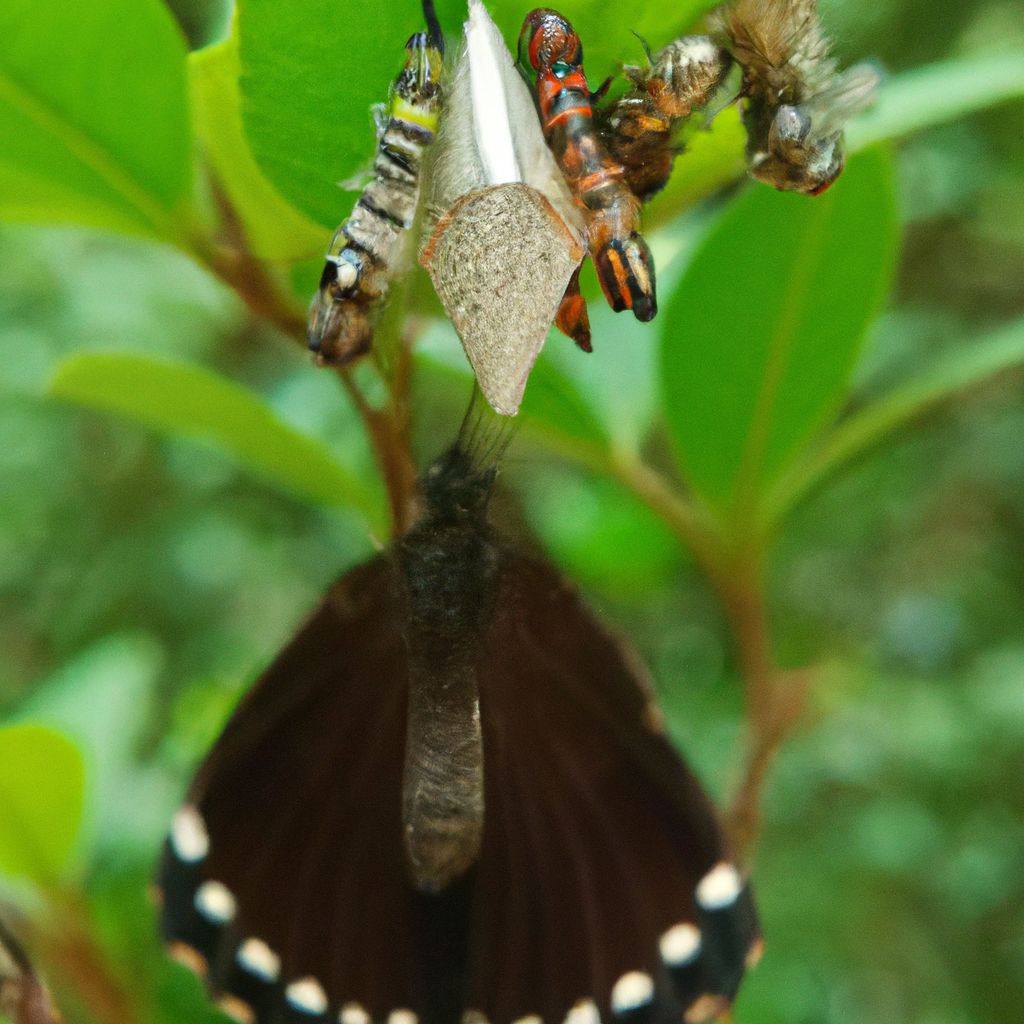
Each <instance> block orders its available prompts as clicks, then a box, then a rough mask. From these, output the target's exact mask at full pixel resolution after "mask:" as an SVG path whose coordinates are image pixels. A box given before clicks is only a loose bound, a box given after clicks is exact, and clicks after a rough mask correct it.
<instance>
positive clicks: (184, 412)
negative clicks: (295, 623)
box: [50, 353, 383, 528]
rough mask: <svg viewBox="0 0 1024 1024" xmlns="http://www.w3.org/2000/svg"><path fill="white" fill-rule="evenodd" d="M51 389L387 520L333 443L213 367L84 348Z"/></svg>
mask: <svg viewBox="0 0 1024 1024" xmlns="http://www.w3.org/2000/svg"><path fill="white" fill-rule="evenodd" d="M50 393H51V394H52V395H54V396H55V397H57V398H65V399H69V400H71V401H74V402H78V403H80V404H82V405H88V406H91V407H93V408H96V409H103V410H105V411H108V412H115V413H121V414H122V415H125V416H130V417H131V418H132V419H135V420H138V421H139V422H140V423H144V424H146V425H147V426H150V427H155V428H156V429H158V430H162V431H165V432H167V433H170V434H175V435H180V436H184V437H194V438H200V439H202V440H205V441H208V442H210V443H211V444H213V445H215V446H216V447H218V448H220V449H221V450H222V451H224V452H227V453H228V454H229V455H231V456H233V457H234V458H235V459H236V460H237V461H238V462H239V463H241V464H242V465H243V466H245V467H247V468H248V469H251V470H252V471H253V472H255V473H258V474H259V475H260V476H262V477H264V478H265V479H267V480H269V481H270V482H271V483H274V484H276V485H277V486H279V487H281V488H283V489H284V490H286V491H288V492H290V493H291V494H293V495H295V496H296V497H298V498H300V499H302V500H304V501H309V502H315V503H317V504H321V505H328V506H334V507H343V506H354V507H355V508H356V509H358V510H359V511H360V512H362V514H363V515H364V516H365V517H366V519H367V520H368V522H369V523H370V524H371V525H372V526H374V527H378V528H379V527H382V526H383V511H382V506H381V502H380V499H379V496H378V495H377V494H375V493H373V492H371V491H369V490H368V489H367V488H366V487H365V486H364V485H363V484H362V483H361V482H360V481H359V480H358V479H357V478H356V477H355V476H354V475H353V474H351V473H350V472H349V471H348V470H347V469H346V468H345V467H344V466H342V465H341V464H340V463H339V462H338V460H337V459H336V458H335V456H334V454H333V453H332V452H331V451H330V449H328V448H326V447H325V446H324V445H322V444H321V443H320V442H319V441H317V440H314V439H313V438H311V437H309V436H308V435H306V434H303V433H300V432H299V431H297V430H295V429H294V428H292V427H290V426H289V425H288V424H287V423H285V422H284V421H282V420H281V419H280V418H279V417H278V416H277V414H276V413H275V412H274V411H273V409H271V408H270V406H268V405H267V404H266V402H265V401H264V400H263V399H262V398H261V397H260V396H259V395H256V394H253V393H252V392H250V391H247V390H246V389H245V388H242V387H239V386H238V385H237V384H235V383H234V382H232V381H230V380H227V379H226V378H224V377H220V376H218V375H217V374H214V373H211V372H210V371H209V370H204V369H202V368H200V367H198V366H189V365H187V364H184V363H172V362H166V361H163V360H156V359H153V358H151V357H150V356H146V355H119V354H118V355H115V354H97V353H89V354H79V355H74V356H70V357H68V358H67V359H65V360H63V362H61V363H60V364H59V366H58V367H57V371H56V373H55V374H54V377H53V380H52V381H51V383H50Z"/></svg>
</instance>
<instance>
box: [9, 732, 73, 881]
mask: <svg viewBox="0 0 1024 1024" xmlns="http://www.w3.org/2000/svg"><path fill="white" fill-rule="evenodd" d="M84 803H85V769H84V766H83V763H82V757H81V754H79V752H78V748H77V747H76V746H75V745H74V744H73V743H72V742H71V741H70V740H69V739H67V738H66V737H65V736H64V735H62V734H61V733H59V732H56V731H54V730H53V729H48V728H46V727H45V726H41V725H35V724H31V723H25V724H19V725H10V726H7V727H5V728H0V807H2V808H3V811H2V813H0V871H2V872H3V873H4V874H5V875H9V876H11V877H14V878H28V879H30V880H31V881H33V882H37V883H39V884H40V885H43V886H52V885H53V884H54V883H55V882H57V881H59V880H60V878H61V876H62V875H63V874H64V873H65V872H66V871H67V868H68V865H69V863H70V861H71V856H72V854H73V852H74V850H75V844H76V841H77V839H78V833H79V829H80V827H81V824H82V810H83V807H84Z"/></svg>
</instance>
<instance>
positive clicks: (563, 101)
mask: <svg viewBox="0 0 1024 1024" xmlns="http://www.w3.org/2000/svg"><path fill="white" fill-rule="evenodd" d="M519 60H520V63H521V64H522V65H523V66H524V68H531V69H532V70H533V72H534V73H535V74H536V95H537V102H538V106H539V108H540V116H541V122H542V124H543V127H544V134H545V137H546V138H547V140H548V144H549V145H550V146H551V148H552V150H553V152H554V154H555V158H556V160H557V161H558V163H559V165H560V167H561V168H562V172H563V174H564V175H565V177H566V179H567V180H568V182H569V186H570V188H571V189H572V191H573V193H574V195H575V196H576V199H577V202H578V203H579V204H580V206H581V207H582V208H583V211H584V215H585V219H586V222H587V234H588V247H589V250H590V256H591V259H592V260H593V261H594V267H595V269H596V271H597V278H598V281H599V282H600V284H601V290H602V291H603V292H604V295H605V298H606V299H607V300H608V304H609V305H610V306H611V307H612V309H614V310H615V311H616V312H621V311H622V310H624V309H632V311H633V315H634V316H635V317H636V318H637V319H638V320H643V321H646V320H651V319H653V318H654V316H655V314H656V313H657V310H658V307H657V298H656V295H655V281H654V262H653V260H652V258H651V254H650V250H649V249H648V248H647V243H646V242H645V241H644V239H643V237H642V236H641V234H640V230H639V228H640V200H639V199H638V198H637V196H635V195H634V194H633V192H632V191H631V190H630V189H629V186H628V185H627V183H626V181H625V170H624V168H623V167H622V165H621V164H619V163H616V161H615V160H613V159H612V157H611V156H610V155H609V153H608V151H607V150H606V149H605V147H604V144H603V143H602V141H601V138H600V136H599V134H598V132H597V131H596V130H595V127H594V121H593V113H594V112H593V108H592V105H591V97H592V94H591V92H590V87H589V85H588V84H587V79H586V75H585V74H584V71H583V45H582V44H581V42H580V38H579V36H578V35H577V34H576V32H575V30H574V29H573V27H572V25H571V24H570V23H569V22H568V21H567V20H566V19H565V18H564V17H562V15H560V14H558V13H557V12H556V11H552V10H549V9H547V8H537V9H536V10H533V11H531V12H530V13H529V14H527V16H526V19H525V21H524V22H523V28H522V31H521V33H520V36H519ZM578 295H579V286H578V282H577V281H576V280H575V279H574V280H573V282H571V283H570V286H569V289H568V292H567V299H566V303H565V304H564V308H563V309H562V310H560V312H559V316H558V319H557V320H556V323H558V325H559V327H561V328H562V329H563V330H565V331H566V333H568V334H569V335H570V336H571V337H577V334H579V335H581V336H582V335H583V319H582V317H583V316H585V307H583V309H582V311H581V307H582V306H583V304H582V301H581V300H579V299H578ZM586 334H587V335H589V328H587V330H586ZM577 340H578V341H581V338H580V337H578V338H577ZM587 342H588V343H589V339H587ZM583 347H586V345H585V344H584V345H583Z"/></svg>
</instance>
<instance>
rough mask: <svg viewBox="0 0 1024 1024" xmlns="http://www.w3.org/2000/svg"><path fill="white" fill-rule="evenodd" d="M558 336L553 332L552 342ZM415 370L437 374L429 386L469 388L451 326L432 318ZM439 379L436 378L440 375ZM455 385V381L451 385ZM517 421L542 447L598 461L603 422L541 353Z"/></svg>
mask: <svg viewBox="0 0 1024 1024" xmlns="http://www.w3.org/2000/svg"><path fill="white" fill-rule="evenodd" d="M560 340H564V339H562V338H561V336H559V338H558V339H555V340H554V344H558V343H559V341H560ZM416 357H417V358H416V361H417V366H418V370H419V371H421V372H423V373H426V374H429V375H430V376H431V378H433V379H436V380H437V382H438V383H437V384H433V383H432V385H431V386H432V387H450V386H452V385H453V384H454V383H455V382H456V381H464V382H465V384H464V386H465V387H466V389H467V390H466V394H467V395H468V394H469V386H470V383H469V382H470V381H471V380H472V372H471V370H470V368H469V363H468V362H467V360H466V357H465V355H464V354H463V352H462V347H461V345H460V343H459V340H458V337H457V336H456V334H455V330H454V328H452V326H451V325H450V324H448V323H445V324H443V325H442V324H437V325H435V327H433V328H432V329H431V330H430V331H429V332H427V333H426V334H425V335H424V336H423V337H422V338H420V339H419V342H418V344H417V346H416ZM442 378H443V379H444V380H445V383H444V384H441V383H440V381H441V379H442ZM456 386H457V385H456ZM517 426H520V427H521V428H522V429H523V430H524V431H526V432H528V433H529V434H530V435H531V436H532V437H534V438H536V439H538V440H540V441H542V442H543V443H544V444H545V445H546V446H547V447H549V448H551V449H553V450H557V451H560V452H562V453H563V454H567V453H572V454H577V455H580V457H582V458H583V460H584V461H588V462H590V461H594V460H598V461H600V460H601V458H602V457H603V453H604V452H605V451H606V450H607V448H608V437H607V434H606V433H605V430H604V426H603V425H602V423H601V421H600V420H599V419H598V418H597V416H596V415H595V413H594V410H593V408H592V406H591V405H590V404H589V403H588V402H587V401H586V400H585V399H584V397H583V396H582V395H581V394H580V392H579V390H578V388H577V387H576V385H575V384H574V383H573V381H572V380H571V378H570V377H569V376H567V375H566V374H565V373H563V372H562V371H561V370H560V369H559V368H558V366H557V364H555V363H553V362H552V360H551V359H550V358H548V356H547V353H546V352H545V353H542V354H541V357H540V358H539V359H538V360H537V363H536V364H535V366H534V368H533V370H532V372H531V373H530V380H529V382H528V383H527V385H526V393H525V395H524V396H523V403H522V405H521V406H520V407H519V415H518V417H517Z"/></svg>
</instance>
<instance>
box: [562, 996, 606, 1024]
mask: <svg viewBox="0 0 1024 1024" xmlns="http://www.w3.org/2000/svg"><path fill="white" fill-rule="evenodd" d="M565 1024H601V1015H600V1014H599V1013H598V1012H597V1007H596V1006H595V1005H594V1001H593V1000H592V999H581V1000H580V1001H579V1002H578V1003H576V1004H575V1005H574V1006H573V1008H572V1009H571V1010H570V1011H569V1012H568V1014H566V1017H565Z"/></svg>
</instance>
